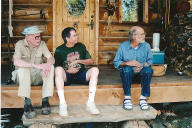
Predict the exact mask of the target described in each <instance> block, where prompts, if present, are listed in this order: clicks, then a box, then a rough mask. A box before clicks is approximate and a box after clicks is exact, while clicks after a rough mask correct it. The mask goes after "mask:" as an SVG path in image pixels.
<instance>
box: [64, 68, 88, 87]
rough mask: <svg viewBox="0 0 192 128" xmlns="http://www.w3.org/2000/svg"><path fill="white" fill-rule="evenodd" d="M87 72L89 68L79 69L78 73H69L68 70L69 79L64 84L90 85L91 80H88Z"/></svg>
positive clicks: (67, 76)
mask: <svg viewBox="0 0 192 128" xmlns="http://www.w3.org/2000/svg"><path fill="white" fill-rule="evenodd" d="M86 73H87V70H83V71H79V72H78V73H76V74H69V73H67V72H66V78H67V81H66V82H65V83H64V85H70V84H84V85H88V84H89V81H86Z"/></svg>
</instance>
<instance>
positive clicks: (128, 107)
mask: <svg viewBox="0 0 192 128" xmlns="http://www.w3.org/2000/svg"><path fill="white" fill-rule="evenodd" d="M123 109H125V110H131V109H133V105H132V103H131V99H124V101H123Z"/></svg>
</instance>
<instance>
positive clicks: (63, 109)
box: [59, 104, 68, 116]
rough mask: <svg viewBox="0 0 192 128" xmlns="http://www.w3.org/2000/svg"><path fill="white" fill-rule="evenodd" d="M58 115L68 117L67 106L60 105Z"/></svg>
mask: <svg viewBox="0 0 192 128" xmlns="http://www.w3.org/2000/svg"><path fill="white" fill-rule="evenodd" d="M59 115H60V116H68V112H67V105H66V104H60V105H59Z"/></svg>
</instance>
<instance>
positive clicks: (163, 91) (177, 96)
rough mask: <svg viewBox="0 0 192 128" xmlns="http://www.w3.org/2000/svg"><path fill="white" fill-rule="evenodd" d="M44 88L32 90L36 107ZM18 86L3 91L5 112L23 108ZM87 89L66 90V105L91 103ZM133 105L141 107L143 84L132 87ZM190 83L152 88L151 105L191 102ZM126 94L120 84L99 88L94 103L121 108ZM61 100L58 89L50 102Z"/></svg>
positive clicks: (56, 103) (69, 87) (38, 104)
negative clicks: (7, 109)
mask: <svg viewBox="0 0 192 128" xmlns="http://www.w3.org/2000/svg"><path fill="white" fill-rule="evenodd" d="M41 88H42V87H41V86H33V87H32V88H31V89H32V91H31V99H32V103H33V105H35V106H40V105H41ZM17 90H18V86H9V87H6V86H2V87H1V107H2V108H23V104H24V100H23V99H22V98H19V97H18V96H17ZM88 90H89V89H88V86H65V97H66V101H67V104H85V103H86V101H87V99H88ZM131 92H132V102H133V103H134V104H138V100H139V97H140V94H141V87H140V84H134V85H132V89H131ZM191 92H192V84H191V83H161V84H156V83H154V84H151V97H150V98H149V99H148V102H149V103H164V102H184V101H192V93H191ZM104 97H105V98H104ZM123 98H124V93H123V89H122V86H121V84H118V85H98V87H97V92H96V97H95V102H96V104H100V105H121V104H122V102H123ZM58 103H59V100H58V96H57V91H56V89H55V90H54V95H53V97H52V98H50V104H51V105H58Z"/></svg>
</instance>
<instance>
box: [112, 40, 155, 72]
mask: <svg viewBox="0 0 192 128" xmlns="http://www.w3.org/2000/svg"><path fill="white" fill-rule="evenodd" d="M131 60H136V61H138V62H139V63H141V64H142V65H144V64H145V63H149V64H150V65H152V63H153V55H152V52H151V47H150V45H149V44H148V43H147V42H144V43H140V44H139V46H138V47H137V48H136V49H135V48H133V47H132V46H131V44H130V41H129V40H128V41H125V42H123V43H122V44H121V45H120V46H119V48H118V50H117V53H116V56H115V58H114V60H113V64H114V66H115V68H117V69H118V70H120V69H121V67H120V65H121V63H123V62H127V61H131Z"/></svg>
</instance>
